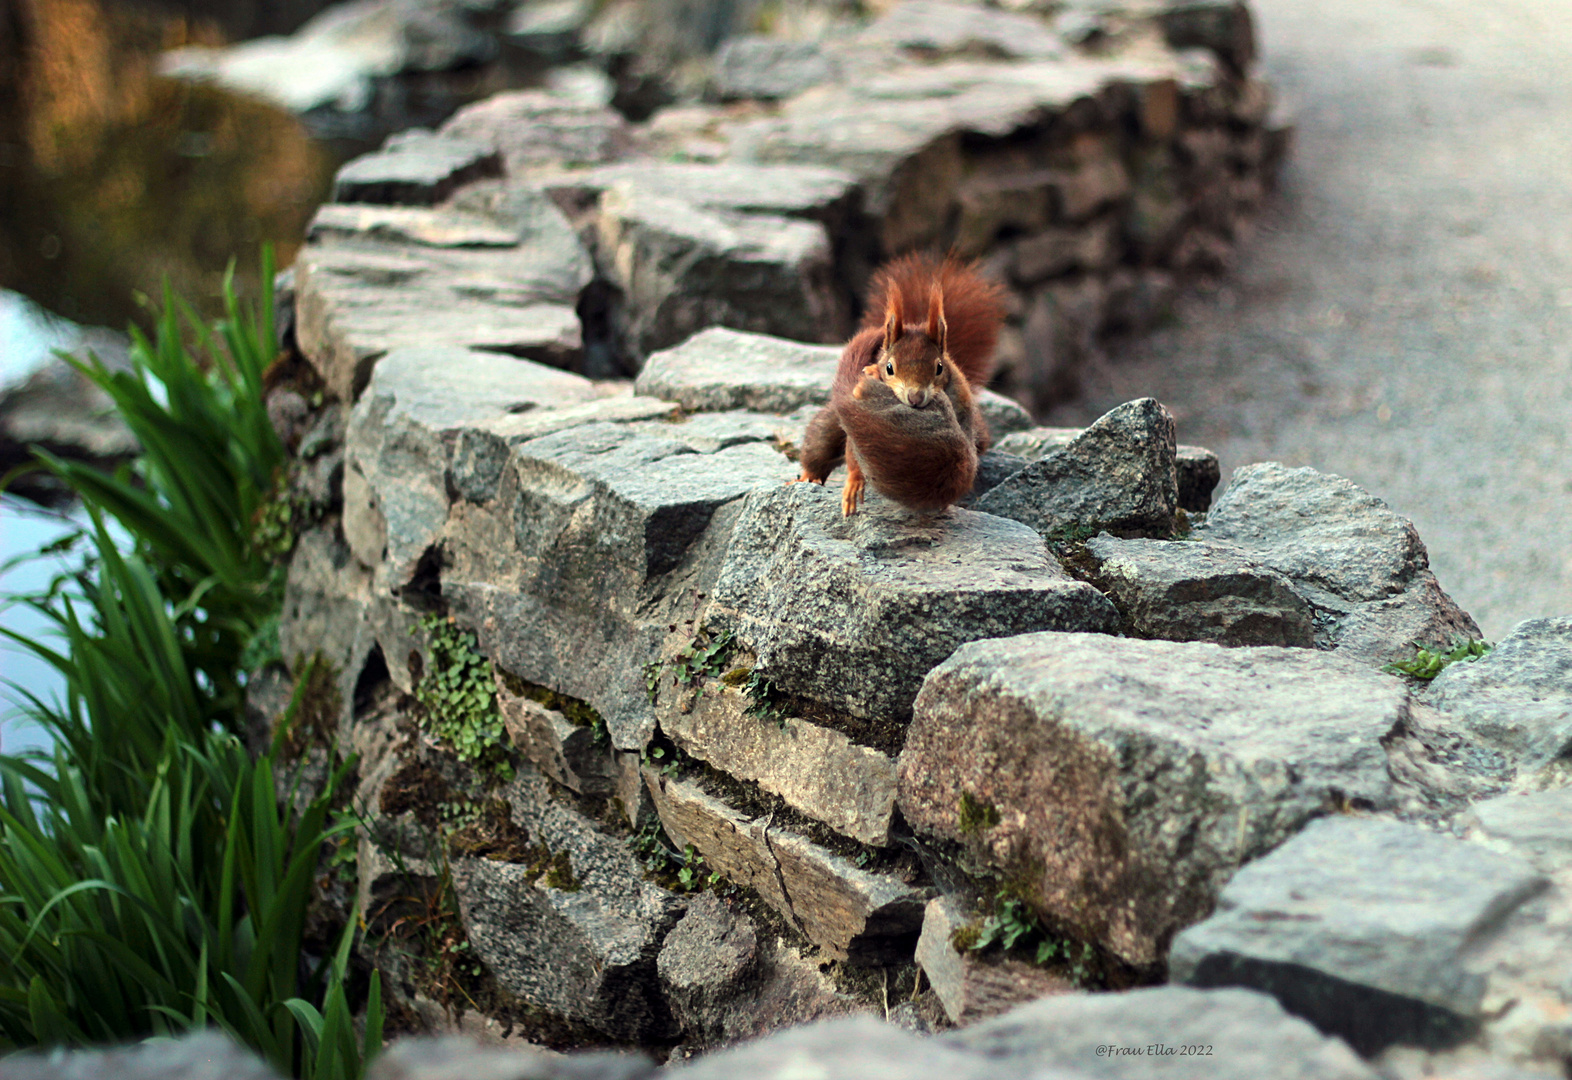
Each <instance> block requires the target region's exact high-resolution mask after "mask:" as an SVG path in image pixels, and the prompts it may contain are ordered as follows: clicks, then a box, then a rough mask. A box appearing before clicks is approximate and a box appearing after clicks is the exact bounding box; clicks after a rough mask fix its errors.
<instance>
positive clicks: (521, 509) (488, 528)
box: [442, 423, 796, 750]
mask: <svg viewBox="0 0 1572 1080" xmlns="http://www.w3.org/2000/svg"><path fill="white" fill-rule="evenodd" d="M683 426H684V425H653V428H654V430H636V429H637V428H639V425H628V424H610V423H596V424H586V425H583V426H581V427H577V428H571V429H568V430H564V431H559V432H557V433H555V434H551V435H546V436H543V437H541V438H538V439H534V440H531V441H528V442H524V443H521V444H519V445H517V446H515V447H513V448H512V449H511V451H510V456H509V457H508V458H507V464H506V467H505V468H504V469H503V470H502V471H501V476H500V481H499V483H498V486H497V489H496V493H495V496H494V497H493V498H491V499H490V500H488V501H487V502H486V503H485V504H483V505H482V504H471V503H469V502H461V503H459V504H456V505H455V507H454V510H453V514H452V517H451V519H450V521H449V523H448V526H447V531H446V533H445V537H446V541H445V549H444V550H445V552H446V560H445V565H444V567H443V571H442V592H443V596H444V598H445V599H447V601H448V602H449V605H450V607H451V609H452V610H453V611H455V612H456V613H458V614H459V615H460V617H461V619H462V620H463V621H464V622H465V623H466V625H469V626H473V627H474V628H475V629H476V631H477V632H478V633H479V635H480V642H481V647H482V650H483V651H484V652H485V653H486V654H487V655H489V656H490V657H491V658H492V659H493V660H494V661H497V662H499V663H501V664H502V666H503V667H505V668H506V669H508V670H509V671H512V672H514V673H516V674H518V675H519V676H521V677H522V678H525V679H527V680H529V681H530V682H534V683H538V684H540V685H543V686H548V687H550V688H551V689H553V690H556V691H558V692H560V693H564V694H568V695H569V696H571V697H575V698H578V699H580V700H582V701H587V702H589V703H590V704H591V705H592V706H594V708H595V709H596V710H597V711H598V712H599V713H600V714H601V715H602V716H603V717H604V718H605V720H606V723H607V726H608V728H609V730H610V733H611V737H612V742H613V744H614V745H616V746H617V747H619V748H621V749H624V750H636V749H641V748H642V747H643V745H644V743H645V741H646V739H647V738H648V737H649V734H650V733H651V732H652V731H653V730H654V722H655V721H654V714H653V711H652V710H651V707H650V703H649V699H648V696H647V691H646V689H645V684H644V665H645V664H647V663H648V662H650V661H651V660H654V659H655V658H656V655H657V653H658V651H659V649H660V643H661V641H662V640H663V639H664V638H665V637H666V636H667V634H668V632H669V631H668V629H667V628H668V626H671V625H677V624H681V623H683V622H684V621H687V620H691V619H693V618H694V617H695V614H696V607H695V600H694V597H693V594H692V593H691V592H688V591H686V590H689V589H692V590H694V591H696V592H698V593H703V594H706V595H707V594H708V593H709V591H710V588H711V582H713V578H714V574H715V573H717V572H718V569H719V566H720V563H721V558H722V553H723V550H724V543H725V538H726V536H728V535H729V527H730V521H731V518H730V517H729V516H727V517H725V518H724V526H717V530H718V531H716V530H711V524H712V521H713V520H714V519H715V517H716V515H717V513H718V512H720V511H721V509H722V508H723V507H724V506H725V504H727V503H730V502H732V501H734V500H737V499H739V498H741V497H742V496H743V495H745V494H746V493H747V492H749V491H751V490H752V489H754V488H756V487H759V486H761V485H768V486H772V487H773V486H775V485H778V484H781V483H783V482H784V481H786V480H788V479H790V478H791V477H792V476H793V475H795V472H796V470H795V468H794V467H793V466H792V464H791V462H789V461H788V460H786V458H785V457H783V456H782V455H780V454H779V453H777V452H776V451H775V450H774V449H772V448H771V447H770V445H769V444H767V443H763V442H757V441H750V442H745V443H743V444H741V445H733V446H728V447H726V448H725V449H722V450H718V451H717V452H715V453H700V452H697V451H695V450H694V449H693V447H691V446H689V445H688V444H686V443H684V442H683V441H682V440H681V439H680V438H677V437H674V435H673V432H674V431H675V430H676V429H680V428H681V427H683ZM711 436H712V437H713V436H714V433H713V432H712V433H711ZM712 533H713V535H712ZM685 634H686V636H687V637H690V638H691V637H692V635H693V626H692V625H691V623H690V624H689V626H688V628H687V629H686V631H685Z"/></svg>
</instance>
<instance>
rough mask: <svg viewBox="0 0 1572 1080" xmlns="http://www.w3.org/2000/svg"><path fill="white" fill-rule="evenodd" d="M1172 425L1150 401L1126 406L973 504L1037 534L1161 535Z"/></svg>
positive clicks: (1169, 483) (1171, 482) (1169, 502)
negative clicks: (1085, 531) (1083, 531)
mask: <svg viewBox="0 0 1572 1080" xmlns="http://www.w3.org/2000/svg"><path fill="white" fill-rule="evenodd" d="M1178 499H1179V493H1178V483H1177V480H1176V479H1175V475H1174V421H1173V417H1172V416H1170V415H1169V413H1168V410H1167V409H1165V408H1163V407H1162V406H1161V405H1159V404H1158V403H1157V402H1156V401H1155V400H1153V399H1152V398H1141V399H1139V400H1137V401H1131V402H1127V403H1125V404H1123V405H1120V406H1119V407H1118V408H1116V409H1113V410H1112V411H1110V412H1108V413H1107V414H1106V415H1104V416H1103V417H1101V418H1100V419H1098V421H1097V422H1096V423H1094V424H1093V425H1092V426H1091V427H1089V428H1087V429H1086V430H1085V431H1084V432H1082V433H1081V434H1080V435H1079V436H1077V437H1076V438H1075V439H1074V440H1073V441H1071V442H1069V443H1067V444H1066V445H1064V446H1063V447H1061V448H1059V449H1057V450H1054V451H1053V452H1051V453H1048V454H1045V455H1044V456H1043V457H1041V458H1039V459H1038V460H1037V461H1034V462H1032V463H1030V464H1029V465H1027V466H1026V468H1024V469H1022V470H1021V471H1020V472H1018V473H1016V474H1015V475H1014V476H1012V477H1010V478H1009V479H1007V480H1005V481H1004V482H1002V483H1000V484H999V485H998V486H997V487H995V488H993V489H992V490H991V491H989V492H988V493H987V494H985V495H983V496H982V497H981V498H979V499H978V500H977V502H976V503H975V504H974V506H975V508H976V509H977V510H979V511H981V512H983V513H986V514H997V515H999V516H1001V517H1008V518H1014V519H1015V520H1016V521H1021V522H1024V523H1026V524H1027V525H1030V526H1031V527H1032V528H1034V529H1036V530H1037V531H1038V532H1039V533H1041V534H1042V535H1043V536H1044V537H1047V538H1050V539H1052V538H1056V537H1063V536H1066V535H1069V534H1071V533H1072V532H1074V531H1076V530H1081V529H1092V530H1099V529H1107V530H1109V531H1111V532H1114V533H1118V534H1121V535H1131V534H1135V535H1147V536H1158V537H1166V536H1168V535H1170V534H1171V533H1172V532H1173V524H1174V511H1175V510H1176V509H1177V508H1178Z"/></svg>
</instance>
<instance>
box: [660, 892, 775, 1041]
mask: <svg viewBox="0 0 1572 1080" xmlns="http://www.w3.org/2000/svg"><path fill="white" fill-rule="evenodd" d="M758 968H759V937H758V933H757V932H756V931H755V930H754V927H753V921H752V920H751V919H749V918H748V917H747V915H745V914H740V913H738V912H734V911H732V910H730V909H729V908H728V907H727V906H726V905H725V904H723V903H722V902H721V901H720V900H718V899H717V898H716V897H715V895H714V894H713V893H701V894H700V895H699V896H696V897H694V898H693V899H692V900H690V901H689V902H688V910H687V914H685V915H683V917H682V920H681V921H680V922H678V923H677V925H676V927H674V928H673V929H672V931H671V933H669V934H667V935H666V942H665V944H664V945H662V946H661V951H660V958H659V960H658V961H657V970H658V972H659V974H660V981H661V988H662V990H663V991H664V992H665V994H666V1000H667V1001H668V1002H669V1003H670V1004H671V1008H672V1011H673V1012H675V1013H676V1015H677V1019H678V1021H679V1022H681V1024H682V1026H683V1029H684V1030H686V1031H689V1032H694V1033H696V1034H698V1035H699V1037H701V1038H703V1039H705V1040H706V1041H716V1040H718V1039H720V1038H723V1037H724V1036H725V1029H724V1025H723V1024H722V1023H719V1022H717V1021H718V1020H719V1018H720V1017H721V1016H722V1015H723V1014H724V1012H725V1011H726V1010H727V1008H728V1006H731V1005H732V999H734V998H736V997H739V996H741V992H742V990H743V988H744V985H745V984H746V983H747V982H748V981H749V980H750V979H751V978H752V977H753V975H754V974H755V973H756V972H757V970H758Z"/></svg>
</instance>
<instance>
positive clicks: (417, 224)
mask: <svg viewBox="0 0 1572 1080" xmlns="http://www.w3.org/2000/svg"><path fill="white" fill-rule="evenodd" d="M329 235H344V236H370V237H373V238H375V239H378V240H388V241H393V242H395V243H402V244H422V245H424V246H426V247H517V246H518V244H519V242H520V241H521V240H522V239H523V236H522V235H521V234H520V233H519V231H518V230H517V229H510V228H507V227H505V226H504V225H502V224H499V223H498V222H495V221H492V220H489V219H487V218H485V217H482V216H480V215H478V214H465V213H463V212H460V211H454V210H444V209H432V208H430V207H424V206H373V205H364V204H355V203H323V204H322V205H321V206H320V207H318V208H317V212H316V216H315V217H313V218H312V219H311V224H310V225H308V226H307V227H306V239H308V240H318V239H321V238H322V237H325V236H329Z"/></svg>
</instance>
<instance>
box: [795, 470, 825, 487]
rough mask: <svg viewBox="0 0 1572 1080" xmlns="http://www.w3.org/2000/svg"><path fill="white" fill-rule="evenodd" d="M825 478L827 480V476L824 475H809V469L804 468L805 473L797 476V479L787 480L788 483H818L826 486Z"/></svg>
mask: <svg viewBox="0 0 1572 1080" xmlns="http://www.w3.org/2000/svg"><path fill="white" fill-rule="evenodd" d="M824 480H825V478H824V477H822V476H809V475H808V473H807V471H806V470H804V471H803V474H802V475H801V476H799V477H797V479H795V480H788V481H786V483H788V484H818V485H819V486H820V487H823V486H824Z"/></svg>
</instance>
